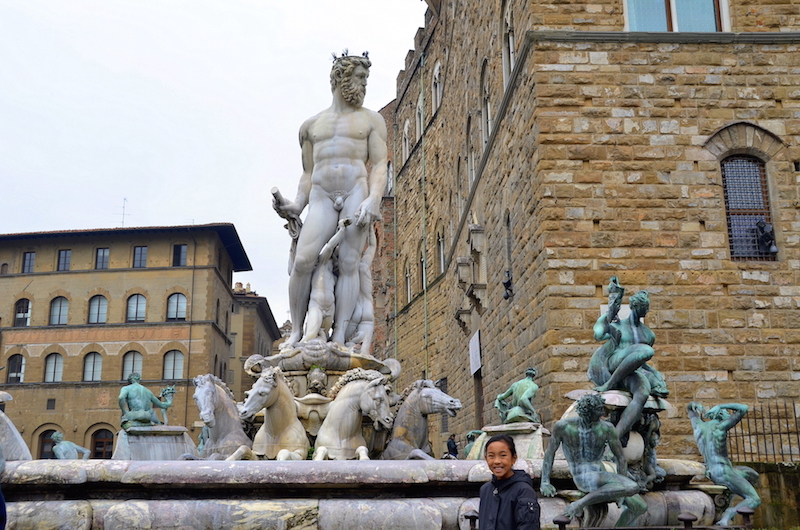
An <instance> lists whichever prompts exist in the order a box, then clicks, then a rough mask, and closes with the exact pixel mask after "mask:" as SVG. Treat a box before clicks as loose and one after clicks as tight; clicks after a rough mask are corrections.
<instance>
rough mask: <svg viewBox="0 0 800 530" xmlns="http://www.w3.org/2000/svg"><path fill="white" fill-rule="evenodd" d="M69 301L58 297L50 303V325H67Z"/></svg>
mask: <svg viewBox="0 0 800 530" xmlns="http://www.w3.org/2000/svg"><path fill="white" fill-rule="evenodd" d="M68 312H69V301H68V300H67V299H66V298H64V297H63V296H57V297H55V298H53V301H52V302H50V325H51V326H64V325H66V323H67V313H68Z"/></svg>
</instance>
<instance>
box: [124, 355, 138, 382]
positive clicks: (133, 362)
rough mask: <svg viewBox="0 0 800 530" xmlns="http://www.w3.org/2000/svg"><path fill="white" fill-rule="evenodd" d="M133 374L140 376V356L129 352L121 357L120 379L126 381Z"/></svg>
mask: <svg viewBox="0 0 800 530" xmlns="http://www.w3.org/2000/svg"><path fill="white" fill-rule="evenodd" d="M134 372H136V373H138V374H139V375H141V374H142V354H141V353H139V352H138V351H134V350H131V351H129V352H128V353H126V354H125V355H123V356H122V379H123V380H127V379H128V376H129V375H131V374H132V373H134Z"/></svg>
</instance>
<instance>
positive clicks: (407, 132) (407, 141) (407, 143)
mask: <svg viewBox="0 0 800 530" xmlns="http://www.w3.org/2000/svg"><path fill="white" fill-rule="evenodd" d="M402 149H403V163H405V162H406V160H408V157H409V156H411V122H409V121H408V120H406V122H405V124H403V142H402Z"/></svg>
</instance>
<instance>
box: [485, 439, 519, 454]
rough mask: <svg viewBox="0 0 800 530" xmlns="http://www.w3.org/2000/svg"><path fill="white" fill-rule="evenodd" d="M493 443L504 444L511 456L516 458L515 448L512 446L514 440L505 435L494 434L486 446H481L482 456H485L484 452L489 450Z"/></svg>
mask: <svg viewBox="0 0 800 530" xmlns="http://www.w3.org/2000/svg"><path fill="white" fill-rule="evenodd" d="M494 442H505V444H506V445H507V446H508V448H509V449H510V450H511V456H517V446H516V445H514V439H513V438H512V437H511V436H509V435H507V434H495V435H494V436H492V437H491V438H489V440H488V441H487V442H486V445H484V446H483V456H486V452H487V451H488V450H489V445H490V444H492V443H494Z"/></svg>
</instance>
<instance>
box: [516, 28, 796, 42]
mask: <svg viewBox="0 0 800 530" xmlns="http://www.w3.org/2000/svg"><path fill="white" fill-rule="evenodd" d="M525 36H526V38H527V39H530V40H531V41H533V42H536V41H562V42H593V43H604V42H608V43H619V42H645V43H665V44H797V43H800V32H794V31H792V32H788V31H787V32H746V33H728V32H709V33H700V32H688V31H687V32H683V31H671V32H643V31H551V30H543V31H537V30H529V31H527V32H526V34H525Z"/></svg>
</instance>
